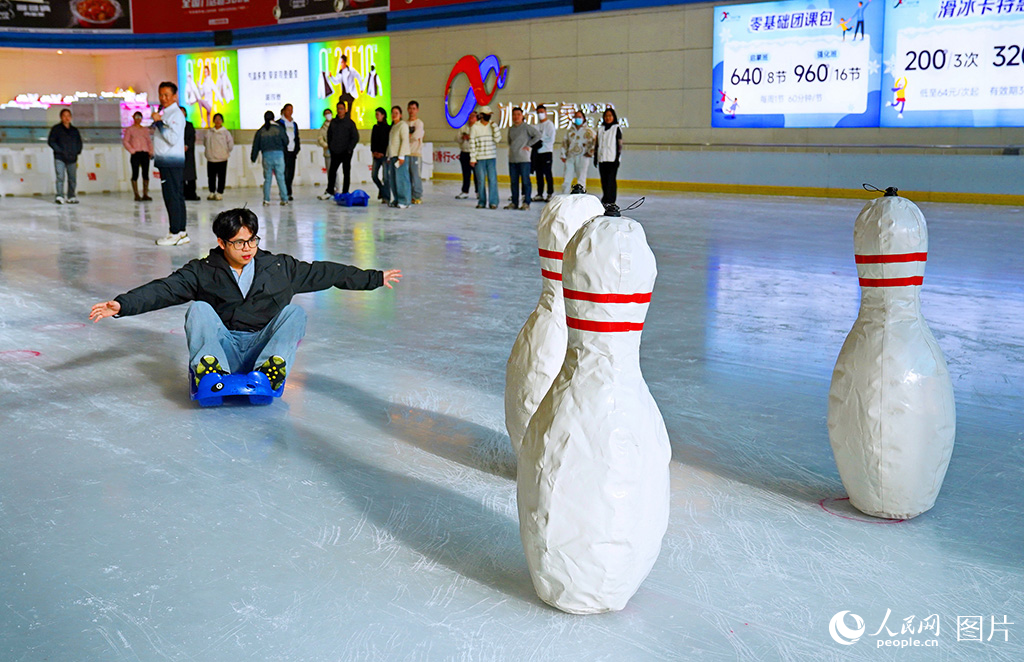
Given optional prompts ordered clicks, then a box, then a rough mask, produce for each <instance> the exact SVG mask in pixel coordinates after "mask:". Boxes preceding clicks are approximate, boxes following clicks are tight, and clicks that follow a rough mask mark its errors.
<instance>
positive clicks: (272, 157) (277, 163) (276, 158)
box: [263, 150, 288, 202]
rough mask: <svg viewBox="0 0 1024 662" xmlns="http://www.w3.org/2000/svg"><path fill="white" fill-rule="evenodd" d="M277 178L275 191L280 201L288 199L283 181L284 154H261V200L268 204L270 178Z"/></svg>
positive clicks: (280, 152) (279, 151)
mask: <svg viewBox="0 0 1024 662" xmlns="http://www.w3.org/2000/svg"><path fill="white" fill-rule="evenodd" d="M274 175H276V176H277V191H278V193H280V194H281V199H282V200H287V199H288V185H287V184H286V183H285V181H284V152H282V151H281V150H274V151H272V152H263V200H264V201H265V202H270V187H271V179H272V177H273V176H274Z"/></svg>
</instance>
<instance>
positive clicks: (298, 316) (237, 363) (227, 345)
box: [185, 152, 306, 373]
mask: <svg viewBox="0 0 1024 662" xmlns="http://www.w3.org/2000/svg"><path fill="white" fill-rule="evenodd" d="M278 153H279V154H282V152H278ZM304 335H306V311H304V310H303V309H302V308H299V307H298V306H296V305H295V304H293V303H290V304H288V305H287V306H285V307H284V308H282V309H281V312H279V313H278V314H277V315H275V316H274V319H272V320H270V323H268V324H267V325H266V326H265V327H263V328H262V329H260V330H259V331H229V330H228V329H227V327H225V326H224V322H222V321H221V319H220V317H219V316H218V315H217V313H216V311H214V309H213V306H211V305H210V304H208V303H206V302H205V301H194V302H193V303H192V304H191V305H190V306H189V307H188V312H187V313H185V338H186V339H187V340H188V364H189V366H191V367H192V368H195V367H196V366H197V365H199V359H200V358H202V357H204V356H206V355H210V356H216V357H217V361H218V362H219V363H220V365H221V367H222V368H224V369H225V370H227V371H228V372H231V373H239V372H240V373H248V372H252V371H253V370H254V369H256V367H257V366H260V365H263V363H264V362H265V361H266V360H267V359H269V358H270V357H271V356H280V357H281V358H282V359H284V362H285V365H286V366H287V368H288V369H289V370H291V367H292V364H294V363H295V350H296V349H298V347H299V341H300V340H302V336H304Z"/></svg>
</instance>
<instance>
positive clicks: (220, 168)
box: [203, 113, 235, 200]
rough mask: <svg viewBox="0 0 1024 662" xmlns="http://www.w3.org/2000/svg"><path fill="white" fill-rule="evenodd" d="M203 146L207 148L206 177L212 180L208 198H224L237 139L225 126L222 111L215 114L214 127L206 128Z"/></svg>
mask: <svg viewBox="0 0 1024 662" xmlns="http://www.w3.org/2000/svg"><path fill="white" fill-rule="evenodd" d="M203 146H204V147H205V148H206V177H207V179H208V180H209V182H210V195H208V196H206V199H207V200H223V199H224V181H225V179H226V178H227V174H228V159H229V158H231V150H232V149H234V148H235V139H234V138H233V137H232V136H231V132H230V131H228V130H227V129H225V128H224V116H223V115H221V114H220V113H216V114H215V115H214V116H213V128H212V129H207V130H206V135H204V136H203Z"/></svg>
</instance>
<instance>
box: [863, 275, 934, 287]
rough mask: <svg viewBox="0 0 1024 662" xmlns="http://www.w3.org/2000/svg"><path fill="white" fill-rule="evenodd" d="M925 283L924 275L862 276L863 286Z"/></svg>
mask: <svg viewBox="0 0 1024 662" xmlns="http://www.w3.org/2000/svg"><path fill="white" fill-rule="evenodd" d="M923 283H924V276H910V277H908V278H861V279H860V286H861V287H906V286H908V285H921V284H923Z"/></svg>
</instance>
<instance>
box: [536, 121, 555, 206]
mask: <svg viewBox="0 0 1024 662" xmlns="http://www.w3.org/2000/svg"><path fill="white" fill-rule="evenodd" d="M537 130H538V131H540V139H541V145H540V147H538V148H537V149H535V150H533V172H534V174H536V175H537V195H535V196H533V201H534V202H547V201H548V200H550V199H551V196H552V195H554V193H555V180H554V178H553V177H552V175H551V163H552V161H554V156H555V155H554V149H555V123H554V122H552V121H551V120H550V118H549V117H548V110H547V108H545V107H544V104H541V105H539V106H537ZM545 182H547V196H545V195H544V190H545V189H544V183H545Z"/></svg>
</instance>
